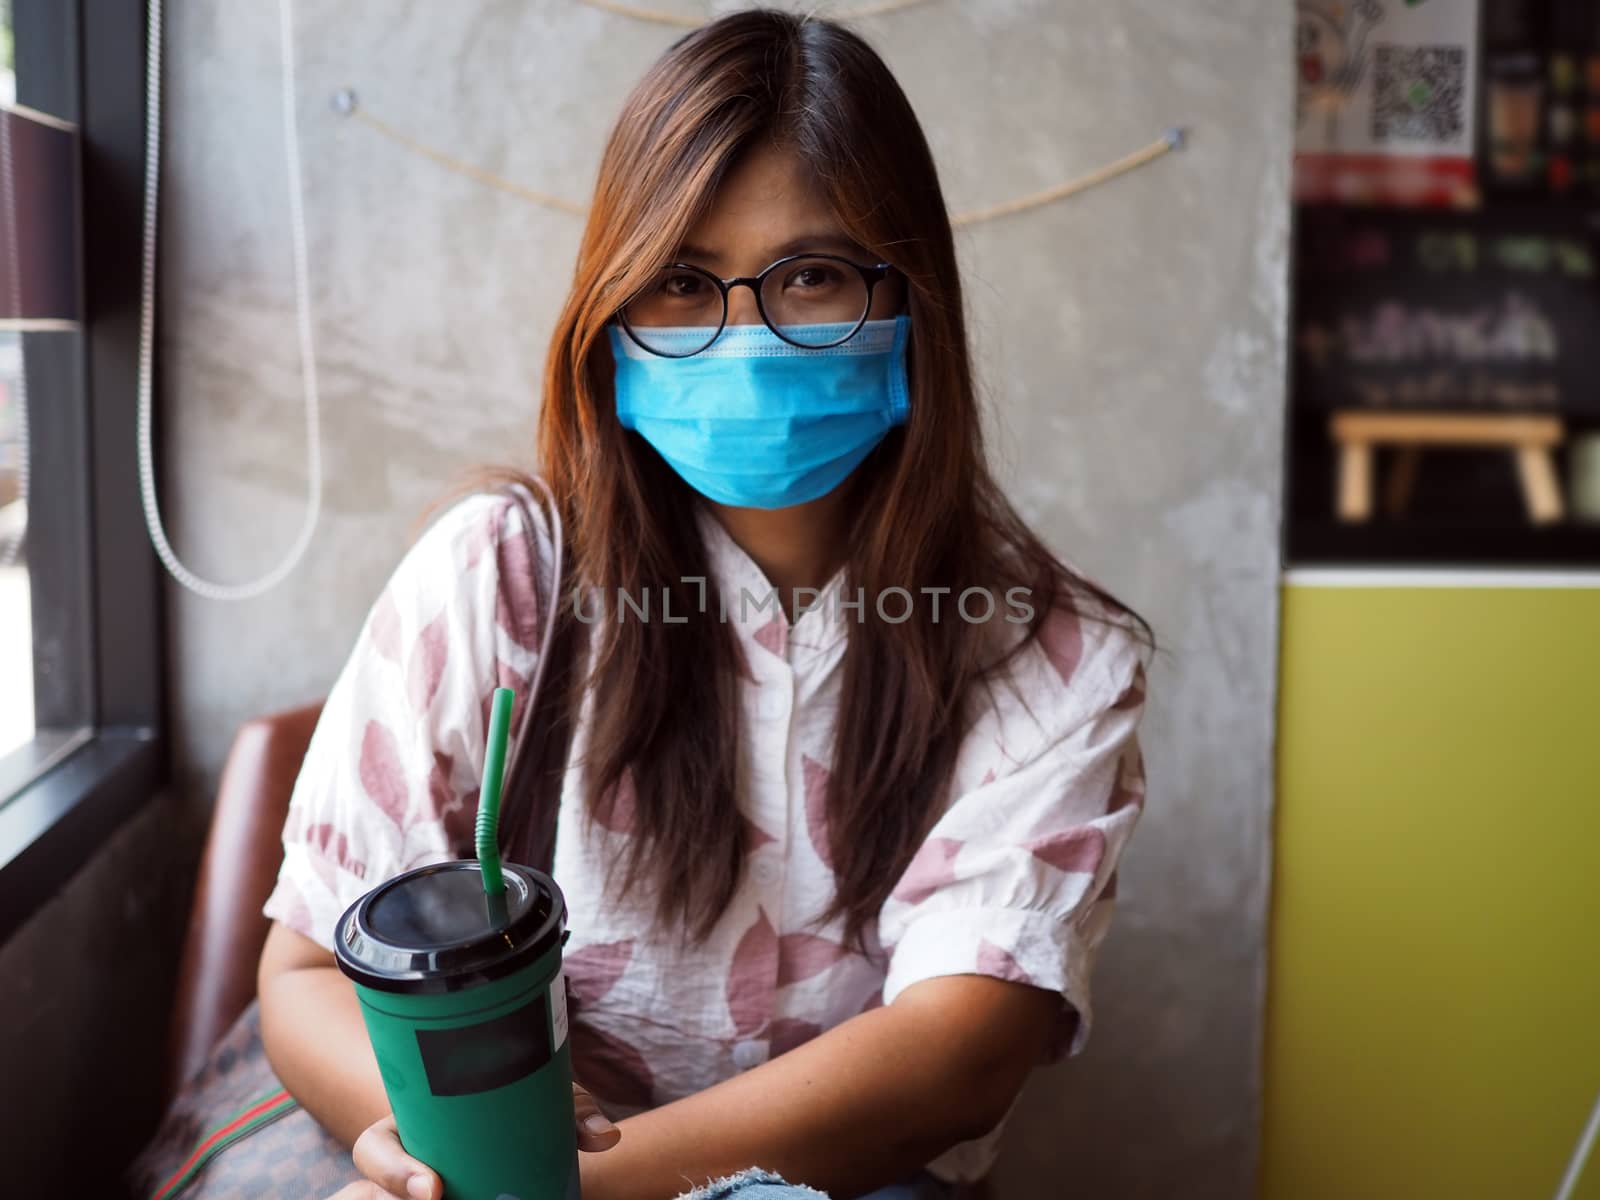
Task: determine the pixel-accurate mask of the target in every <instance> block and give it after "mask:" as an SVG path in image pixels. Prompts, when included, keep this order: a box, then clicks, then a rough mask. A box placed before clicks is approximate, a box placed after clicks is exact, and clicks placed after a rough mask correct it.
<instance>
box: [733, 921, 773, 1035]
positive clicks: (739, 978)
mask: <svg viewBox="0 0 1600 1200" xmlns="http://www.w3.org/2000/svg"><path fill="white" fill-rule="evenodd" d="M777 979H778V935H777V932H776V931H775V930H774V929H773V928H772V922H771V921H769V920H767V914H766V910H765V909H757V910H756V920H755V923H754V924H753V925H751V926H750V928H749V929H747V930H745V931H744V935H743V936H742V937H740V939H739V944H738V945H737V946H735V947H734V951H733V962H732V963H731V964H730V965H729V967H728V984H727V995H728V1015H729V1016H730V1017H732V1018H733V1028H734V1031H735V1032H736V1033H737V1034H738V1035H739V1036H740V1037H749V1036H750V1035H751V1034H753V1033H755V1032H756V1031H757V1030H759V1029H760V1028H761V1027H762V1026H763V1025H765V1024H766V1023H767V1018H768V1017H769V1016H771V1014H772V1001H773V995H774V993H775V992H776V990H777Z"/></svg>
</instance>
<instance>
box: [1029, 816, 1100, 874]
mask: <svg viewBox="0 0 1600 1200" xmlns="http://www.w3.org/2000/svg"><path fill="white" fill-rule="evenodd" d="M1025 845H1026V846H1027V848H1028V849H1029V850H1031V851H1032V852H1033V856H1034V857H1035V858H1037V859H1038V860H1039V861H1040V862H1047V863H1049V864H1050V865H1051V866H1052V867H1055V868H1056V869H1057V870H1058V871H1084V872H1087V873H1089V874H1091V875H1092V874H1094V872H1095V871H1097V870H1099V869H1100V860H1101V859H1103V858H1104V857H1105V854H1106V835H1105V834H1104V833H1102V832H1101V831H1100V829H1099V827H1097V826H1094V825H1080V826H1078V827H1077V828H1076V829H1068V830H1066V831H1065V832H1063V833H1052V834H1049V835H1047V836H1045V837H1041V838H1034V839H1032V840H1031V841H1029V842H1027V843H1025Z"/></svg>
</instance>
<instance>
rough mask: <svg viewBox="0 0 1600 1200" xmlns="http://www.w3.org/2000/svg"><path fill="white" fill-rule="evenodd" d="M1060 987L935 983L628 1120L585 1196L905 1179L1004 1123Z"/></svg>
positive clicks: (631, 1197)
mask: <svg viewBox="0 0 1600 1200" xmlns="http://www.w3.org/2000/svg"><path fill="white" fill-rule="evenodd" d="M1060 1005H1061V997H1060V996H1059V995H1057V994H1055V993H1053V992H1048V991H1044V990H1042V989H1040V988H1033V987H1028V986H1026V985H1023V984H1018V983H1011V982H1008V981H1005V980H1000V979H995V978H991V977H988V976H982V975H951V976H945V977H941V978H936V979H926V980H923V981H921V982H920V983H916V984H913V985H912V986H910V987H908V988H906V989H905V991H904V992H902V993H901V994H900V996H898V997H897V998H896V999H895V1002H894V1003H893V1004H890V1005H888V1006H886V1007H884V1008H877V1009H873V1010H871V1011H869V1012H865V1013H862V1014H861V1015H860V1016H858V1017H854V1018H852V1019H850V1020H848V1021H846V1022H844V1023H843V1024H840V1025H837V1026H835V1027H834V1028H833V1029H830V1030H828V1031H827V1032H826V1033H824V1034H822V1035H821V1036H819V1037H816V1038H813V1039H812V1040H811V1041H809V1042H806V1043H805V1044H804V1045H802V1046H799V1047H797V1048H795V1049H794V1050H791V1051H789V1052H788V1053H787V1054H783V1055H780V1056H779V1057H777V1058H775V1059H772V1060H771V1061H770V1062H766V1063H763V1064H761V1065H760V1066H758V1067H754V1068H752V1069H750V1070H748V1071H745V1072H743V1073H741V1074H739V1075H736V1076H734V1077H733V1078H731V1079H727V1080H724V1081H723V1082H721V1083H719V1084H717V1085H715V1086H714V1087H710V1088H707V1089H706V1090H705V1091H703V1092H698V1093H696V1094H695V1095H693V1096H687V1097H685V1098H684V1099H682V1100H678V1101H675V1102H674V1103H672V1104H666V1105H663V1106H661V1107H660V1108H656V1109H652V1110H650V1111H649V1112H644V1113H640V1114H639V1115H638V1116H635V1117H629V1118H627V1119H625V1120H623V1121H621V1122H620V1126H621V1128H622V1132H623V1136H622V1140H621V1142H620V1143H619V1144H618V1146H617V1147H616V1149H614V1150H612V1151H611V1152H609V1153H607V1154H604V1155H600V1156H597V1157H593V1158H589V1157H586V1158H584V1159H583V1160H582V1171H583V1193H584V1197H585V1200H659V1198H660V1197H662V1196H671V1195H676V1194H677V1193H678V1192H679V1191H681V1190H683V1189H684V1188H686V1187H687V1186H689V1184H691V1183H693V1184H699V1183H703V1182H705V1181H706V1180H707V1179H709V1178H712V1177H714V1176H718V1175H726V1174H729V1173H731V1172H733V1171H737V1170H741V1169H743V1168H745V1167H749V1166H752V1165H758V1166H762V1167H766V1168H767V1169H769V1170H772V1171H776V1172H778V1173H779V1174H780V1175H782V1176H783V1177H784V1178H785V1179H788V1180H790V1181H791V1182H797V1183H807V1184H810V1185H811V1186H813V1187H817V1188H821V1189H823V1190H826V1191H828V1192H830V1193H831V1194H833V1195H837V1196H851V1195H856V1194H858V1193H861V1192H865V1191H869V1190H871V1189H872V1188H875V1187H881V1186H883V1185H884V1184H887V1183H890V1182H892V1181H894V1180H895V1179H898V1178H902V1177H903V1176H905V1175H906V1174H908V1173H910V1172H911V1171H914V1170H915V1169H916V1168H917V1167H920V1166H921V1165H922V1164H924V1163H925V1162H927V1161H928V1160H929V1159H931V1158H934V1157H936V1156H937V1155H939V1154H941V1153H942V1152H943V1151H945V1150H947V1149H948V1148H949V1147H951V1146H952V1145H954V1144H955V1143H957V1142H960V1141H965V1140H967V1139H968V1138H974V1137H979V1136H982V1135H983V1134H984V1133H987V1132H988V1131H989V1130H990V1129H992V1128H993V1127H994V1126H995V1125H996V1124H998V1123H999V1121H1000V1120H1001V1119H1002V1118H1003V1117H1004V1115H1005V1113H1006V1111H1007V1110H1008V1109H1009V1108H1010V1106H1011V1103H1012V1101H1013V1100H1014V1099H1015V1097H1016V1094H1017V1092H1018V1091H1019V1090H1020V1088H1021V1087H1022V1084H1023V1082H1024V1080H1026V1078H1027V1075H1028V1072H1029V1071H1030V1070H1031V1069H1032V1067H1033V1066H1034V1064H1035V1063H1036V1062H1037V1061H1038V1058H1039V1055H1040V1053H1041V1052H1042V1050H1043V1048H1044V1045H1045V1043H1046V1040H1047V1039H1048V1037H1049V1034H1050V1031H1051V1028H1052V1026H1053V1025H1054V1022H1055V1020H1056V1015H1057V1012H1058V1009H1059V1008H1060Z"/></svg>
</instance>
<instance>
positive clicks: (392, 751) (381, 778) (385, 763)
mask: <svg viewBox="0 0 1600 1200" xmlns="http://www.w3.org/2000/svg"><path fill="white" fill-rule="evenodd" d="M357 773H358V775H359V776H360V779H361V786H362V788H363V789H364V790H365V791H366V793H367V796H368V797H369V798H370V799H371V800H372V802H373V804H375V805H377V807H378V811H379V812H381V813H382V814H383V815H384V816H386V817H388V818H389V820H391V821H393V822H394V823H395V825H397V826H398V827H399V828H401V829H404V828H405V827H406V816H407V813H408V810H409V809H410V807H411V795H410V789H408V788H407V787H406V776H405V771H404V769H403V768H402V767H401V766H400V744H399V742H397V741H396V740H395V736H394V733H393V731H391V730H390V728H389V727H388V726H387V725H383V724H380V723H379V722H377V721H368V722H367V728H366V730H365V732H363V733H362V735H361V765H360V767H359V768H358V771H357Z"/></svg>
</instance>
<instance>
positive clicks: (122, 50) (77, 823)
mask: <svg viewBox="0 0 1600 1200" xmlns="http://www.w3.org/2000/svg"><path fill="white" fill-rule="evenodd" d="M12 21H13V34H14V38H13V45H14V47H15V50H14V54H15V68H16V76H17V103H18V104H19V105H25V106H28V107H30V108H35V109H39V110H41V111H43V112H47V113H50V114H51V115H53V116H57V117H60V118H62V119H64V120H67V121H71V122H73V123H75V124H76V125H77V126H78V129H79V158H78V165H79V179H78V182H79V188H78V202H77V229H78V235H79V240H80V241H79V256H78V257H79V262H80V264H83V266H82V267H81V268H80V269H81V278H80V286H81V288H82V293H81V294H82V305H83V320H82V322H81V326H80V328H79V330H78V331H76V332H72V333H62V332H25V333H23V334H22V335H21V336H22V338H23V353H22V362H23V371H24V372H25V373H26V378H27V392H28V397H29V445H28V446H27V454H28V456H29V465H30V470H29V474H30V479H31V486H30V492H31V494H32V496H33V497H35V498H37V497H39V496H41V495H44V494H48V495H49V497H50V502H49V503H48V504H45V505H40V504H38V503H33V504H30V509H29V530H28V539H29V543H28V577H29V590H30V599H31V603H32V607H33V668H34V670H33V675H34V678H33V687H34V711H35V718H34V725H35V735H34V739H33V741H32V742H31V743H27V744H24V745H23V746H22V747H21V748H20V749H18V750H17V751H14V752H13V753H12V754H9V755H7V756H5V757H4V758H0V941H3V940H5V939H6V938H7V937H8V936H9V935H10V934H11V933H12V932H13V931H14V930H15V929H16V928H17V927H19V926H20V925H21V924H22V923H23V922H24V921H26V920H27V919H28V917H29V916H31V915H32V914H33V913H34V912H35V911H36V910H37V909H38V908H39V907H40V905H42V904H44V903H45V902H46V901H47V900H49V899H50V898H51V897H52V896H54V895H55V894H56V893H57V892H58V891H59V890H60V889H61V888H62V886H63V885H64V884H65V883H66V881H67V880H69V879H70V878H71V875H72V873H73V872H74V871H76V870H77V868H78V867H80V866H81V865H82V864H83V863H84V861H85V860H86V859H88V858H89V857H90V856H91V855H92V854H93V853H94V851H95V850H96V849H97V848H98V847H99V846H100V845H101V844H102V843H103V842H104V841H105V840H106V839H107V838H109V837H110V836H111V834H112V833H114V832H115V830H116V829H117V828H118V827H119V826H121V825H122V824H123V822H124V821H126V820H127V818H128V817H129V816H131V815H132V814H133V813H135V812H137V811H139V810H140V809H141V808H142V807H143V806H144V805H145V804H146V803H148V802H149V801H150V800H151V799H152V798H153V797H154V795H155V794H156V792H157V790H158V789H159V788H160V787H161V786H163V785H164V784H165V783H166V782H167V780H168V766H167V754H166V719H165V712H166V688H165V669H164V667H165V622H164V614H163V607H162V580H161V575H160V567H159V564H158V562H157V560H156V557H155V553H154V551H153V549H152V547H151V544H150V539H149V536H148V534H147V533H146V530H145V527H144V516H143V507H142V503H141V500H140V494H139V476H138V459H137V437H138V416H137V403H136V401H137V394H138V392H137V389H138V369H139V324H140V313H139V293H140V268H141V254H142V227H143V216H144V210H143V204H144V154H145V145H144V140H145V122H146V116H147V112H148V106H147V104H146V94H145V55H144V48H145V36H146V34H145V31H146V27H147V24H146V7H145V4H144V3H142V2H141V3H136V4H115V3H109V2H105V0H12ZM153 382H154V381H153ZM153 391H154V394H155V395H159V388H154V389H153ZM19 781H20V783H19Z"/></svg>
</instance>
